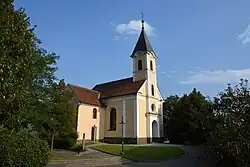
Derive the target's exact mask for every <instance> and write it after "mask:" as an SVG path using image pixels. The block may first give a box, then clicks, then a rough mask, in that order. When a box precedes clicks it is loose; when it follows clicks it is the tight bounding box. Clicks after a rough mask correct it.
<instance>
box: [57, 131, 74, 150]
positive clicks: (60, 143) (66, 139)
mask: <svg viewBox="0 0 250 167" xmlns="http://www.w3.org/2000/svg"><path fill="white" fill-rule="evenodd" d="M77 138H78V134H77V133H76V131H73V130H72V131H70V132H68V133H61V134H58V135H56V137H55V140H54V148H58V149H69V148H71V147H73V146H74V145H75V144H76V140H77Z"/></svg>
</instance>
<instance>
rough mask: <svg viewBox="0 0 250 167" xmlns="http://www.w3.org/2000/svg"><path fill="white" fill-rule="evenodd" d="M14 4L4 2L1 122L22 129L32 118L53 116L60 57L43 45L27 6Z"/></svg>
mask: <svg viewBox="0 0 250 167" xmlns="http://www.w3.org/2000/svg"><path fill="white" fill-rule="evenodd" d="M13 3H14V2H13V0H2V1H1V2H0V11H1V12H0V18H1V19H0V74H1V75H0V124H1V125H2V126H3V127H5V128H8V129H12V130H17V131H19V130H20V129H21V128H22V127H27V126H28V125H31V124H28V123H29V120H30V118H31V117H32V118H35V117H36V118H40V119H42V118H46V119H47V118H49V117H50V113H51V111H52V109H53V105H52V103H51V94H53V90H51V88H52V86H51V85H52V84H53V82H54V80H55V79H56V78H55V75H54V72H55V71H56V69H57V68H56V67H55V64H56V60H57V59H58V57H57V56H56V55H55V54H54V53H47V51H46V50H44V49H43V48H41V47H40V43H41V42H40V40H39V39H38V38H37V37H36V35H35V33H34V27H33V26H31V24H30V20H29V18H28V17H27V15H26V13H25V11H24V9H23V8H20V9H17V10H15V9H14V5H13ZM38 120H39V119H38ZM30 127H32V126H30Z"/></svg>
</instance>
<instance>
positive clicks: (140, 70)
mask: <svg viewBox="0 0 250 167" xmlns="http://www.w3.org/2000/svg"><path fill="white" fill-rule="evenodd" d="M141 23H142V27H141V33H140V36H139V39H138V41H137V43H136V45H135V48H134V50H133V52H132V55H131V58H132V59H133V80H134V81H139V80H144V79H145V80H147V82H148V86H147V87H148V90H151V93H150V91H147V92H148V95H149V96H154V94H155V88H156V87H157V79H156V60H157V56H156V54H155V52H154V50H153V48H152V46H151V44H150V42H149V40H148V37H147V35H146V32H145V28H144V20H143V19H142V21H141Z"/></svg>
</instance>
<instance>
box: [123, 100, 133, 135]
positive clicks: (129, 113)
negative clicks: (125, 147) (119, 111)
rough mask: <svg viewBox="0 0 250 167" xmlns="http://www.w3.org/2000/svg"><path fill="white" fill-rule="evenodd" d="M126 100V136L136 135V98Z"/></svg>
mask: <svg viewBox="0 0 250 167" xmlns="http://www.w3.org/2000/svg"><path fill="white" fill-rule="evenodd" d="M134 99H135V98H133V99H128V100H126V124H125V126H126V137H134V109H135V107H134V102H135V100H134Z"/></svg>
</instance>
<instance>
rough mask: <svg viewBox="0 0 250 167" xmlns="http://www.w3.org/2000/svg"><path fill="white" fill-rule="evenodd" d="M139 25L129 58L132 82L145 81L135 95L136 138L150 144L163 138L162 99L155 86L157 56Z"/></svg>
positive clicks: (143, 28) (143, 29)
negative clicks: (131, 63)
mask: <svg viewBox="0 0 250 167" xmlns="http://www.w3.org/2000/svg"><path fill="white" fill-rule="evenodd" d="M141 23H142V26H141V32H140V36H139V39H138V41H137V43H136V45H135V48H134V50H133V52H132V54H131V58H132V59H133V81H134V82H136V81H140V80H145V83H144V85H143V89H141V91H140V92H139V93H138V95H137V97H138V98H140V99H139V100H138V102H137V104H138V105H139V106H140V109H137V114H138V115H137V117H139V119H138V120H139V124H140V125H138V126H137V138H146V139H147V142H148V143H150V142H152V141H153V140H154V139H160V138H161V137H163V98H162V96H161V93H160V91H159V88H158V85H157V76H156V61H157V56H156V54H155V52H154V50H153V48H152V46H151V44H150V42H149V40H148V37H147V35H146V32H145V27H144V20H143V19H142V21H141ZM137 123H138V122H137ZM141 125H143V126H141ZM138 127H139V128H138ZM139 143H140V142H139Z"/></svg>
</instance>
